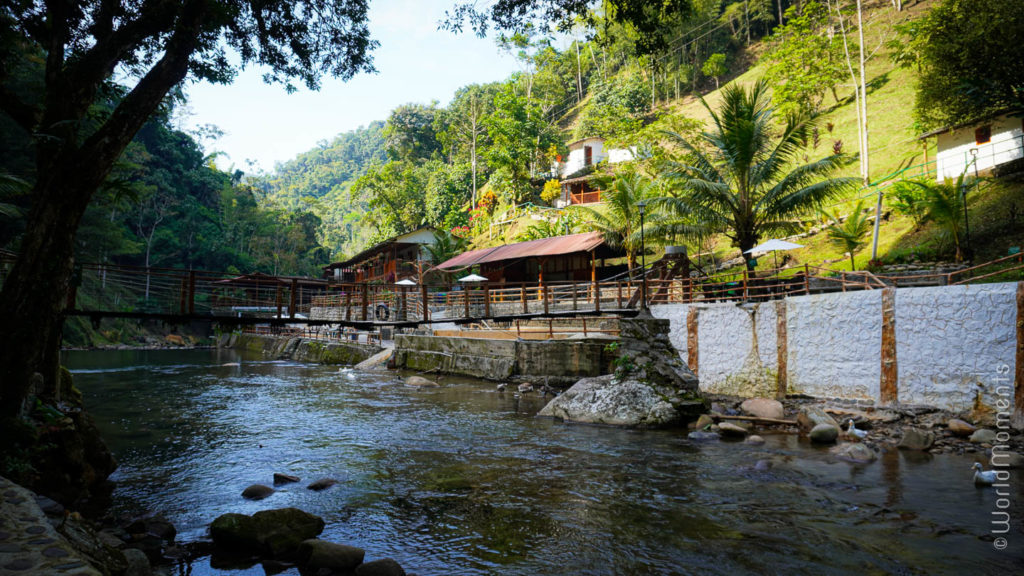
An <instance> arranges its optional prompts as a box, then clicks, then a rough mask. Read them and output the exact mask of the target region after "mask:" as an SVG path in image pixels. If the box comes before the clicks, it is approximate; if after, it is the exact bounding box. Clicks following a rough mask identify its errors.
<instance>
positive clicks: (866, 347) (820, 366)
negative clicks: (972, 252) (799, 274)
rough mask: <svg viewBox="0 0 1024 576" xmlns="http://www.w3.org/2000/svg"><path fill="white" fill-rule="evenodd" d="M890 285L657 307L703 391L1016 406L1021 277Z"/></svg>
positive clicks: (952, 405) (956, 408)
mask: <svg viewBox="0 0 1024 576" xmlns="http://www.w3.org/2000/svg"><path fill="white" fill-rule="evenodd" d="M890 291H891V292H888V294H890V295H889V296H888V297H887V298H883V293H884V292H885V291H883V290H867V291H860V292H849V293H835V294H823V295H812V296H795V297H791V298H787V299H785V300H784V301H779V302H764V303H757V304H746V305H743V306H737V305H736V304H733V303H723V304H674V305H662V306H653V307H652V313H653V314H654V315H655V316H657V317H659V318H668V319H670V320H671V322H672V327H671V332H670V338H671V340H672V344H673V345H675V347H676V349H677V350H679V353H680V356H681V358H683V359H684V360H688V361H689V362H690V364H691V366H690V367H691V369H693V370H694V371H695V372H696V373H697V375H698V376H699V377H700V386H701V389H702V390H704V391H707V392H712V393H723V394H736V395H740V396H774V395H776V394H777V393H779V392H780V391H782V392H783V393H788V394H807V395H811V396H817V397H827V398H843V399H850V400H859V401H863V402H866V403H878V404H893V403H897V402H898V403H910V404H929V405H933V406H938V407H940V408H944V409H948V410H954V411H959V410H967V409H971V408H975V407H977V406H979V405H980V406H987V407H989V408H992V409H996V410H1000V409H1003V408H1005V404H1006V402H1007V401H1008V402H1009V404H1010V406H1011V407H1012V405H1013V403H1014V396H1015V394H1014V387H1013V380H1014V374H1015V373H1021V372H1022V370H1021V367H1019V366H1018V364H1020V363H1021V361H1020V360H1019V359H1018V358H1017V356H1018V354H1020V352H1018V350H1024V343H1019V342H1018V339H1019V338H1020V336H1019V335H1018V332H1020V330H1018V327H1017V323H1018V321H1020V322H1024V314H1021V313H1019V312H1018V306H1019V305H1020V304H1018V301H1020V302H1024V299H1022V298H1019V297H1018V291H1021V293H1022V294H1024V284H1021V285H1018V284H1017V283H1002V284H982V285H971V286H941V287H934V288H900V289H890ZM887 302H888V303H887ZM780 311H781V312H782V313H784V315H785V316H784V321H782V322H778V321H777V320H778V319H779V316H778V314H779V312H780ZM694 315H695V316H696V322H692V321H691V322H689V323H688V322H687V319H688V318H692V317H693V316H694ZM1018 319H1019V320H1018ZM887 330H888V331H889V334H890V336H888V337H884V334H885V333H886V331H887ZM694 344H695V345H696V350H690V347H691V346H693V345H694ZM1018 346H1019V347H1020V348H1018ZM780 359H781V361H782V363H783V365H784V369H783V370H780V369H779V364H780ZM1015 369H1016V370H1015ZM1016 395H1017V396H1020V395H1021V393H1020V391H1018V392H1017V393H1016Z"/></svg>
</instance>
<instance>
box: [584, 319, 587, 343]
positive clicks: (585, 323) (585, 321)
mask: <svg viewBox="0 0 1024 576" xmlns="http://www.w3.org/2000/svg"><path fill="white" fill-rule="evenodd" d="M583 337H584V338H586V337H587V317H586V316H584V317H583Z"/></svg>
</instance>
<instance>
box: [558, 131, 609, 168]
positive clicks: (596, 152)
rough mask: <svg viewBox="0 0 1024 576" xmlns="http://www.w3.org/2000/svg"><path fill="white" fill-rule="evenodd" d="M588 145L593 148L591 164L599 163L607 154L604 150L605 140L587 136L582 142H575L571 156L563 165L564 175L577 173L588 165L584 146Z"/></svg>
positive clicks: (570, 152) (570, 151)
mask: <svg viewBox="0 0 1024 576" xmlns="http://www.w3.org/2000/svg"><path fill="white" fill-rule="evenodd" d="M587 146H589V147H590V149H591V157H590V163H591V165H593V164H597V163H598V162H600V161H601V160H603V159H604V157H605V156H606V155H607V154H605V151H604V140H603V139H601V138H587V139H585V140H583V141H582V142H578V143H574V144H573V146H572V148H571V149H570V150H569V157H568V158H566V159H565V165H564V166H563V167H562V176H563V177H564V176H568V175H569V174H575V173H577V172H579V171H580V170H582V169H584V168H585V167H586V164H585V161H586V159H587V158H586V154H585V153H584V151H583V148H584V147H587Z"/></svg>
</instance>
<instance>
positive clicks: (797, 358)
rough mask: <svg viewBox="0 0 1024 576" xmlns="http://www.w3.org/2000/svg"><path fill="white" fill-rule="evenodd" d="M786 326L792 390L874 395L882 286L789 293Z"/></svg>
mask: <svg viewBox="0 0 1024 576" xmlns="http://www.w3.org/2000/svg"><path fill="white" fill-rule="evenodd" d="M786 331H787V346H788V353H789V354H788V356H787V364H788V368H789V370H788V380H789V387H788V389H789V391H790V392H792V393H800V394H809V395H811V396H819V397H828V398H837V397H842V398H862V399H877V398H878V392H879V382H880V380H881V377H882V369H881V361H880V357H881V350H882V291H881V290H867V291H863V292H847V293H839V294H821V295H813V296H796V297H793V298H789V299H788V300H787V302H786Z"/></svg>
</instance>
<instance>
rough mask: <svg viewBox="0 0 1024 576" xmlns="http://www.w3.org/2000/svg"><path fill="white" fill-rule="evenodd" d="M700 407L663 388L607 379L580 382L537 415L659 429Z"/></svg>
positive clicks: (683, 417)
mask: <svg viewBox="0 0 1024 576" xmlns="http://www.w3.org/2000/svg"><path fill="white" fill-rule="evenodd" d="M672 400H678V402H675V403H674V402H673V401H672ZM703 407H704V406H703V403H702V402H701V401H699V400H692V399H688V398H686V397H684V396H682V395H677V394H676V392H675V391H673V390H670V389H667V388H665V387H661V386H655V385H652V384H651V383H649V382H640V381H637V380H633V379H627V380H625V381H619V380H616V379H615V377H614V376H613V375H607V376H598V377H596V378H584V379H582V380H580V381H579V382H577V383H576V384H574V385H573V386H572V388H569V389H568V390H566V391H565V392H563V393H562V395H561V396H558V397H556V398H554V399H553V400H552V401H551V402H549V403H548V405H547V406H545V407H544V408H543V409H542V410H541V411H540V413H539V415H540V416H552V417H555V418H561V419H562V420H566V421H569V422H584V423H588V424H607V425H611V426H625V427H639V428H660V427H666V426H672V425H677V424H681V423H683V422H685V419H686V417H687V416H688V415H689V414H687V411H690V412H691V413H696V412H700V411H702V410H703Z"/></svg>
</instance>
